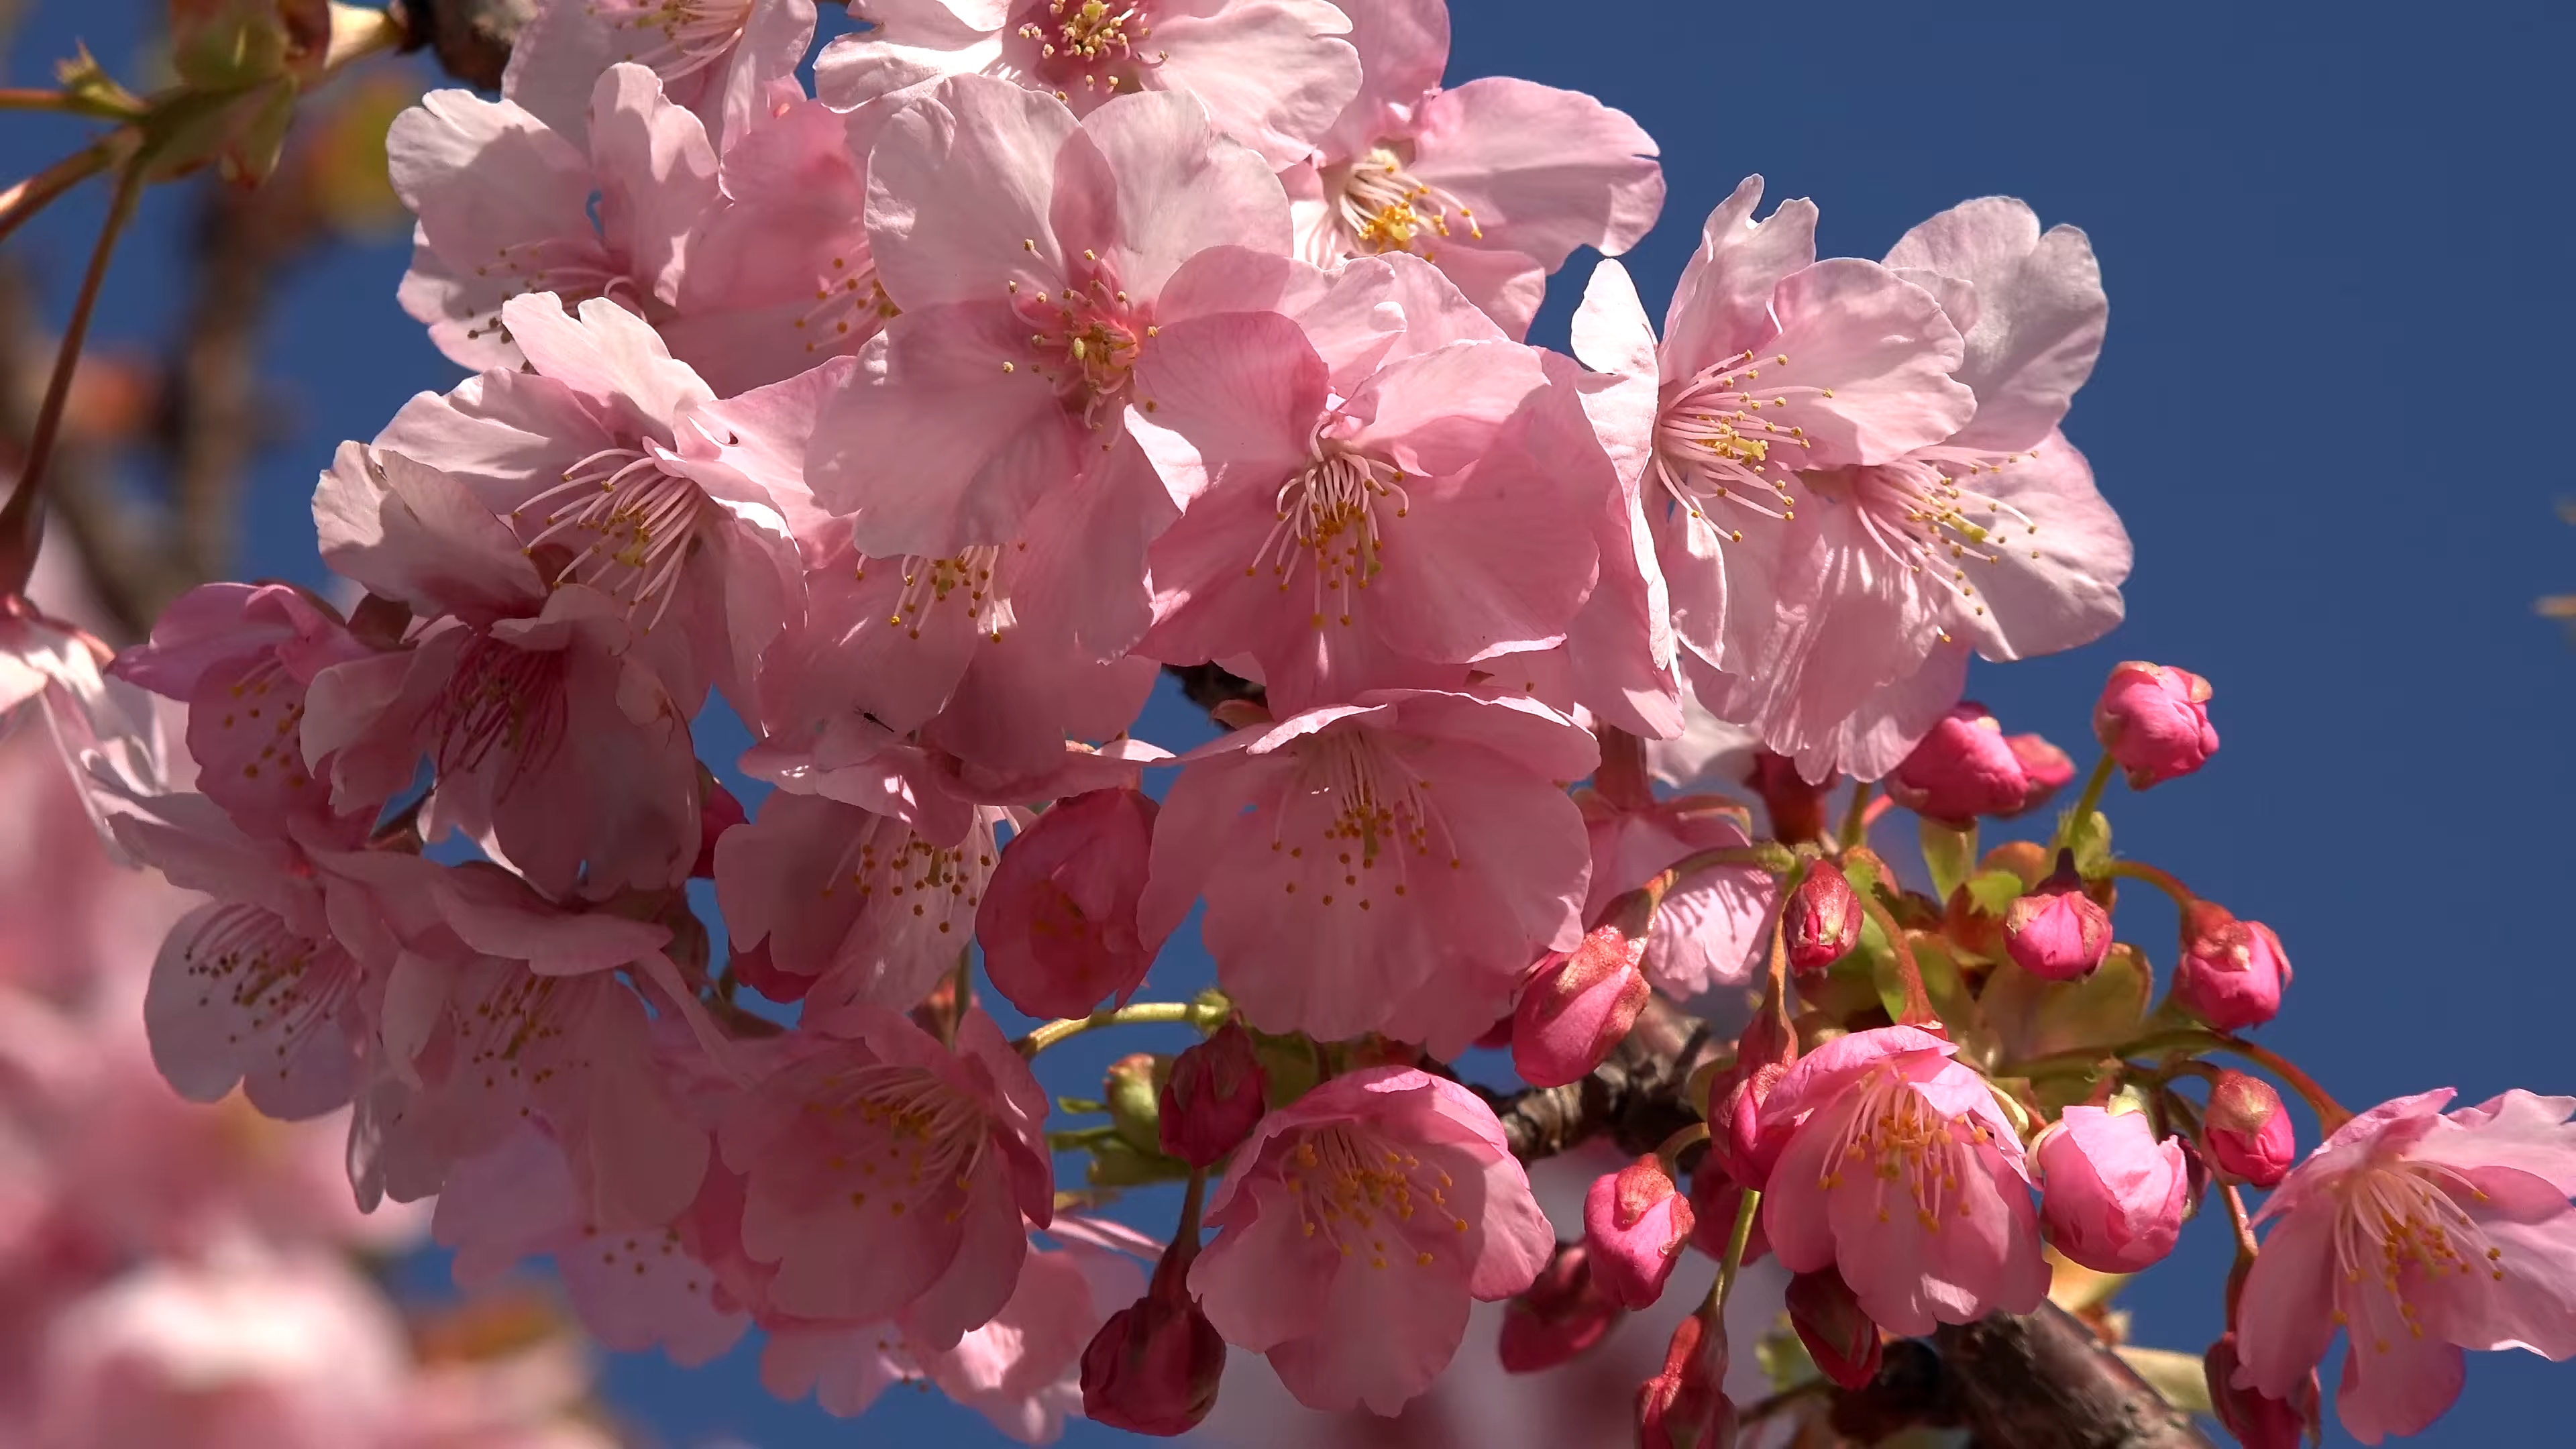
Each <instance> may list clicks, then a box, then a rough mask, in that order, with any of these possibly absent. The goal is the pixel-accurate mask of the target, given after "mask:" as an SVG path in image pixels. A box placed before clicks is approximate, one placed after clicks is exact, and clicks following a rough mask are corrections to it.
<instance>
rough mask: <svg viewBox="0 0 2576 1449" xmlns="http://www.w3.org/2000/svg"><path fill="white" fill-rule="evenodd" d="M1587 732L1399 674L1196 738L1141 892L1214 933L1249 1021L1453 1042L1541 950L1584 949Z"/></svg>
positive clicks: (1156, 918) (1214, 948)
mask: <svg viewBox="0 0 2576 1449" xmlns="http://www.w3.org/2000/svg"><path fill="white" fill-rule="evenodd" d="M1597 760H1598V752H1597V750H1596V748H1595V746H1594V745H1593V742H1592V739H1591V737H1590V736H1588V735H1586V734H1584V733H1583V732H1582V731H1581V730H1578V729H1576V728H1574V727H1573V725H1571V724H1569V723H1568V722H1567V721H1566V720H1565V719H1564V718H1563V717H1562V716H1560V715H1557V714H1555V713H1554V712H1552V711H1550V710H1548V709H1546V708H1545V707H1543V706H1540V705H1535V704H1530V703H1527V702H1524V701H1518V700H1499V701H1497V700H1483V699H1477V698H1474V697H1472V696H1468V695H1460V694H1442V693H1434V692H1429V691H1418V690H1388V691H1383V692H1379V693H1373V694H1364V695H1361V696H1360V697H1359V698H1358V699H1356V700H1355V701H1353V702H1352V703H1349V704H1345V705H1336V706H1333V707H1331V708H1327V709H1318V710H1311V711H1309V712H1307V713H1305V714H1302V715H1298V716H1296V717H1294V718H1291V719H1287V720H1283V721H1280V722H1278V723H1276V724H1272V725H1268V726H1266V727H1261V728H1252V729H1244V730H1239V731H1237V732H1235V733H1233V734H1230V735H1228V736H1226V737H1224V738H1223V739H1219V740H1216V741H1214V742H1212V743H1210V744H1208V745H1205V746H1203V747H1201V748H1200V749H1198V750H1195V751H1193V752H1192V753H1190V754H1189V755H1186V756H1184V757H1183V758H1182V764H1183V769H1182V771H1181V776H1180V779H1179V780H1178V781H1177V782H1175V783H1174V784H1173V786H1172V789H1171V792H1170V794H1169V795H1167V796H1166V797H1165V798H1164V802H1163V813H1162V815H1161V817H1160V818H1159V820H1158V821H1157V822H1156V825H1155V830H1154V852H1153V861H1152V871H1151V879H1150V880H1149V881H1148V883H1147V885H1146V888H1145V895H1144V899H1143V901H1142V903H1141V904H1140V905H1139V907H1138V911H1137V919H1138V923H1139V925H1140V926H1141V927H1142V928H1143V929H1144V930H1145V931H1146V932H1148V933H1157V932H1160V933H1168V932H1169V931H1170V930H1171V929H1172V928H1173V927H1174V926H1176V925H1178V924H1179V922H1180V920H1181V918H1182V917H1183V916H1184V915H1185V914H1187V913H1188V911H1189V908H1190V903H1191V901H1192V900H1194V899H1196V898H1197V897H1199V896H1200V895H1201V894H1202V893H1204V894H1205V896H1206V897H1207V903H1208V904H1207V915H1206V919H1205V921H1204V923H1203V924H1202V926H1201V928H1200V929H1201V936H1202V939H1204V940H1205V941H1206V943H1207V947H1208V951H1209V953H1210V954H1211V955H1213V956H1214V957H1215V958H1216V969H1217V980H1218V982H1219V983H1220V984H1221V985H1223V986H1224V988H1225V990H1226V993H1227V994H1228V995H1229V996H1231V997H1232V998H1233V999H1234V1002H1235V1004H1236V1005H1237V1006H1238V1007H1240V1008H1241V1009H1242V1011H1243V1014H1244V1017H1245V1019H1246V1020H1247V1021H1249V1022H1250V1023H1251V1024H1252V1025H1254V1026H1256V1027H1258V1028H1260V1029H1262V1030H1264V1031H1283V1032H1284V1031H1305V1032H1309V1033H1311V1034H1313V1035H1314V1036H1316V1037H1319V1038H1324V1039H1337V1038H1341V1037H1349V1036H1356V1035H1358V1034H1359V1033H1361V1032H1364V1031H1381V1032H1385V1033H1387V1034H1388V1035H1391V1036H1395V1037H1398V1038H1400V1039H1403V1040H1407V1041H1419V1042H1422V1043H1424V1044H1425V1045H1426V1046H1427V1047H1428V1048H1429V1050H1430V1051H1431V1052H1432V1053H1433V1054H1434V1055H1437V1056H1447V1055H1452V1054H1454V1053H1455V1052H1456V1051H1457V1050H1458V1049H1459V1048H1461V1047H1463V1046H1465V1045H1466V1044H1467V1043H1468V1042H1469V1041H1472V1040H1473V1039H1475V1038H1476V1037H1477V1036H1478V1035H1480V1034H1481V1033H1483V1032H1484V1030H1485V1029H1486V1028H1487V1027H1489V1026H1491V1025H1492V1024H1493V1022H1494V1020H1495V1018H1497V1017H1499V1016H1501V1015H1502V1014H1503V1010H1504V1008H1505V1006H1506V1005H1507V1004H1508V1003H1509V1001H1510V998H1511V993H1512V990H1513V988H1514V986H1515V985H1516V984H1517V983H1518V981H1519V978H1520V974H1521V972H1522V971H1523V970H1524V969H1525V968H1526V967H1527V966H1528V965H1529V963H1530V962H1531V961H1532V960H1534V959H1536V957H1537V956H1538V955H1539V953H1540V952H1543V951H1549V950H1567V949H1571V948H1572V947H1573V945H1574V944H1575V942H1576V941H1578V940H1580V939H1581V936H1582V917H1581V914H1580V907H1581V902H1582V899H1583V894H1584V889H1585V886H1586V883H1587V881H1588V880H1589V877H1590V865H1589V862H1588V860H1587V852H1586V850H1585V846H1584V838H1583V821H1582V816H1581V815H1580V813H1579V812H1578V811H1577V810H1576V809H1575V806H1574V803H1573V802H1572V801H1571V800H1569V799H1567V798H1566V796H1565V793H1564V782H1566V781H1569V780H1574V779H1579V778H1581V777H1583V776H1585V775H1588V774H1590V773H1591V772H1592V769H1593V766H1594V765H1595V763H1597Z"/></svg>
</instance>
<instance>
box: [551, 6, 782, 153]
mask: <svg viewBox="0 0 2576 1449" xmlns="http://www.w3.org/2000/svg"><path fill="white" fill-rule="evenodd" d="M813 41H814V0H546V3H544V4H541V5H539V6H538V7H537V13H536V17H535V18H534V19H532V20H531V21H529V22H528V26H527V28H526V29H524V30H522V31H520V32H519V34H518V37H517V39H516V40H515V41H514V42H513V43H512V45H511V48H510V66H509V69H508V70H507V71H505V72H504V73H503V74H502V76H501V94H502V96H503V97H505V98H506V99H508V100H511V101H514V102H516V103H518V104H519V105H520V106H522V107H524V108H526V110H527V111H528V112H529V113H530V114H531V115H534V116H535V117H536V118H537V119H539V120H541V121H543V122H545V123H546V124H547V125H549V126H552V127H554V128H555V130H557V131H559V132H561V133H562V134H563V135H564V136H566V137H567V138H569V139H571V140H572V141H574V142H575V143H576V144H577V143H579V142H580V141H581V140H582V139H583V137H584V134H585V130H586V128H587V127H588V126H590V125H591V124H592V121H591V117H590V114H589V107H590V105H591V86H592V83H593V82H595V81H596V80H598V78H599V76H600V73H601V72H603V71H605V70H607V69H609V68H610V67H611V66H613V65H616V64H617V63H619V62H621V61H632V62H635V63H637V64H639V65H642V66H644V67H647V68H649V69H650V70H651V71H652V72H653V74H654V75H655V76H656V77H657V78H659V80H660V81H661V83H662V88H663V90H664V91H665V92H666V93H668V94H669V96H670V98H671V100H672V102H673V103H674V104H676V105H680V106H685V107H687V108H688V109H689V110H690V111H692V112H694V113H695V114H696V116H697V118H698V120H699V122H700V123H701V124H702V125H703V126H704V127H705V128H706V134H707V135H708V136H709V137H710V138H712V139H713V140H714V141H715V142H716V144H717V147H718V148H719V149H723V148H726V147H729V146H730V145H731V144H732V143H733V140H734V138H736V137H738V136H740V135H741V134H742V133H743V131H744V130H745V129H746V128H748V127H749V126H751V125H752V124H753V123H754V118H755V117H756V116H758V114H759V113H760V109H761V106H762V103H763V102H764V101H765V100H766V98H767V97H768V94H769V91H770V88H771V86H772V85H773V84H774V83H776V82H778V81H781V80H786V81H792V80H793V79H794V77H795V74H796V67H797V65H798V64H800V63H801V62H802V61H803V60H804V59H805V51H806V48H807V47H808V46H810V45H811V44H813Z"/></svg>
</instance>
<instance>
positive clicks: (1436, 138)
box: [1280, 0, 1664, 338]
mask: <svg viewBox="0 0 2576 1449" xmlns="http://www.w3.org/2000/svg"><path fill="white" fill-rule="evenodd" d="M1348 8H1349V10H1350V15H1351V31H1350V41H1351V44H1352V45H1354V46H1357V47H1358V48H1359V56H1360V62H1361V66H1362V77H1361V81H1360V88H1359V93H1358V94H1357V95H1355V96H1353V97H1352V98H1351V100H1350V103H1349V104H1348V105H1346V106H1344V107H1343V108H1342V111H1341V114H1340V115H1339V116H1337V117H1335V118H1334V120H1333V122H1332V125H1331V127H1330V129H1328V130H1326V131H1324V132H1323V133H1322V135H1321V136H1320V138H1319V139H1318V141H1317V144H1316V146H1315V150H1314V153H1313V154H1312V155H1311V156H1298V157H1293V158H1287V159H1288V160H1289V161H1290V162H1292V163H1293V164H1289V165H1288V166H1287V169H1286V170H1284V171H1283V172H1282V173H1281V176H1280V180H1281V181H1282V182H1283V183H1284V184H1285V185H1286V187H1287V189H1288V196H1289V201H1290V204H1291V205H1292V206H1294V207H1295V209H1296V215H1297V246H1298V254H1299V255H1300V256H1302V257H1304V258H1305V259H1306V260H1308V261H1310V262H1313V263H1314V264H1315V265H1317V266H1320V267H1329V266H1331V265H1333V264H1334V263H1336V262H1338V261H1341V260H1343V259H1344V258H1346V257H1354V256H1369V255H1374V254H1379V253H1394V252H1410V253H1412V254H1414V255H1416V256H1419V257H1421V258H1423V259H1424V260H1426V261H1428V262H1430V263H1432V264H1433V265H1434V266H1437V267H1439V268H1440V269H1441V270H1442V271H1444V272H1446V273H1448V274H1449V277H1450V279H1451V280H1452V281H1454V282H1456V283H1457V284H1458V288H1459V290H1460V291H1462V292H1464V293H1466V295H1467V296H1468V297H1469V298H1470V299H1472V300H1473V301H1474V302H1475V304H1476V305H1477V306H1478V307H1481V308H1483V309H1484V310H1485V312H1486V313H1487V314H1489V315H1490V316H1492V318H1493V319H1494V321H1495V322H1496V323H1497V324H1498V325H1500V326H1501V328H1502V329H1503V331H1504V332H1506V333H1508V334H1509V335H1510V336H1512V337H1514V338H1518V337H1520V336H1522V335H1523V334H1524V333H1526V332H1528V331H1529V325H1530V319H1531V318H1532V317H1533V316H1535V315H1536V314H1537V312H1538V304H1539V299H1540V298H1541V296H1542V295H1544V293H1545V291H1546V288H1547V276H1548V274H1549V273H1551V272H1553V271H1555V270H1556V269H1557V268H1559V267H1561V266H1563V265H1565V259H1566V258H1567V257H1568V256H1570V255H1572V253H1573V251H1574V249H1575V248H1576V247H1581V246H1589V247H1594V248H1597V249H1599V250H1600V251H1601V252H1603V253H1604V254H1606V255H1610V256H1616V255H1618V254H1619V253H1621V252H1624V251H1626V250H1627V249H1628V248H1629V247H1631V246H1634V245H1636V243H1637V240H1638V238H1640V237H1642V236H1644V235H1645V234H1646V232H1647V230H1648V229H1649V228H1651V227H1653V226H1654V224H1655V217H1656V216H1657V214H1659V213H1660V212H1661V211H1662V210H1663V205H1664V175H1663V169H1662V167H1660V166H1659V165H1657V164H1656V161H1655V154H1656V153H1655V143H1654V140H1653V138H1652V137H1649V136H1648V135H1647V134H1646V133H1645V132H1644V131H1643V130H1642V129H1640V128H1639V127H1638V125H1637V123H1636V122H1635V121H1633V120H1631V119H1630V118H1629V117H1628V116H1627V114H1626V113H1625V112H1622V111H1616V110H1612V109H1611V108H1610V107H1608V106H1605V105H1603V104H1601V103H1600V102H1599V101H1597V100H1594V99H1593V98H1592V97H1590V96H1587V95H1584V94H1582V93H1580V92H1577V91H1563V90H1558V89H1556V88H1555V87H1553V86H1543V85H1538V84H1535V83H1533V82H1530V81H1525V80H1515V79H1512V78H1510V77H1506V76H1486V77H1482V78H1479V79H1476V80H1471V81H1469V82H1467V83H1466V84H1465V85H1462V86H1458V87H1456V88H1455V89H1451V90H1443V89H1441V86H1440V73H1441V71H1442V70H1443V69H1444V68H1445V67H1446V66H1447V64H1448V59H1449V7H1448V5H1447V3H1446V0H1371V3H1367V4H1356V5H1353V6H1350V7H1348Z"/></svg>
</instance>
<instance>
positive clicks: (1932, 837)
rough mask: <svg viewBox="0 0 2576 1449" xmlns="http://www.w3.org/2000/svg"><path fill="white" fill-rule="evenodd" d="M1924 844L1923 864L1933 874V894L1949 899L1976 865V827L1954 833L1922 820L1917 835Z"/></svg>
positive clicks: (1946, 827)
mask: <svg viewBox="0 0 2576 1449" xmlns="http://www.w3.org/2000/svg"><path fill="white" fill-rule="evenodd" d="M1916 834H1917V836H1918V837H1919V838H1920V839H1921V840H1922V842H1923V864H1924V865H1925V866H1926V867H1928V868H1929V869H1930V870H1931V872H1932V894H1934V895H1935V896H1938V897H1940V898H1941V899H1942V900H1945V901H1946V900H1948V899H1949V898H1950V893H1951V892H1952V891H1955V890H1957V889H1958V888H1959V886H1960V885H1961V883H1962V882H1964V881H1966V880H1967V878H1968V873H1969V872H1970V871H1972V870H1974V869H1976V864H1977V827H1976V826H1974V825H1971V826H1969V827H1968V828H1967V829H1965V830H1954V829H1952V828H1950V827H1949V826H1947V825H1944V824H1942V823H1941V822H1939V821H1937V820H1934V819H1931V818H1930V817H1928V816H1927V817H1925V818H1924V819H1923V821H1922V823H1921V827H1920V828H1919V829H1918V830H1917V832H1916Z"/></svg>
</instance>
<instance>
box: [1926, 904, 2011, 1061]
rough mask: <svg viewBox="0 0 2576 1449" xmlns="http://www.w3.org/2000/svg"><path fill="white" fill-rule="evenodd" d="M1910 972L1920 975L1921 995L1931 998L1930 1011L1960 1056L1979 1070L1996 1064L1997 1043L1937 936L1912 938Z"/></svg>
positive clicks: (1946, 947)
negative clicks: (1935, 1016) (1936, 1017)
mask: <svg viewBox="0 0 2576 1449" xmlns="http://www.w3.org/2000/svg"><path fill="white" fill-rule="evenodd" d="M1914 968H1915V969H1916V970H1917V971H1920V972H1922V973H1923V994H1924V995H1926V996H1928V997H1930V998H1932V1009H1933V1010H1934V1011H1936V1012H1939V1013H1940V1015H1941V1024H1942V1025H1944V1026H1946V1027H1948V1028H1950V1039H1951V1040H1952V1041H1955V1042H1957V1043H1958V1044H1959V1052H1960V1054H1961V1055H1962V1056H1964V1057H1966V1058H1967V1059H1968V1060H1969V1061H1970V1062H1972V1063H1974V1064H1975V1065H1977V1066H1978V1067H1980V1068H1983V1067H1991V1066H1993V1065H1994V1064H1995V1063H1996V1062H1997V1061H1998V1060H2000V1059H2001V1055H2000V1054H2001V1052H2002V1042H2001V1039H2000V1038H1998V1037H1997V1036H1996V1035H1995V1030H1994V1028H1993V1027H1992V1026H1989V1025H1988V1024H1987V1023H1986V1013H1985V1009H1984V1008H1983V1007H1981V1006H1979V1005H1978V1004H1977V994H1976V993H1975V992H1973V991H1970V990H1969V989H1968V983H1967V980H1966V979H1965V978H1964V977H1963V976H1961V974H1960V972H1959V963H1958V962H1957V961H1955V960H1953V959H1951V956H1950V950H1949V947H1948V945H1947V944H1946V943H1945V942H1943V941H1942V940H1941V938H1940V937H1938V936H1931V935H1924V934H1920V933H1918V934H1916V936H1915V937H1914Z"/></svg>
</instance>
